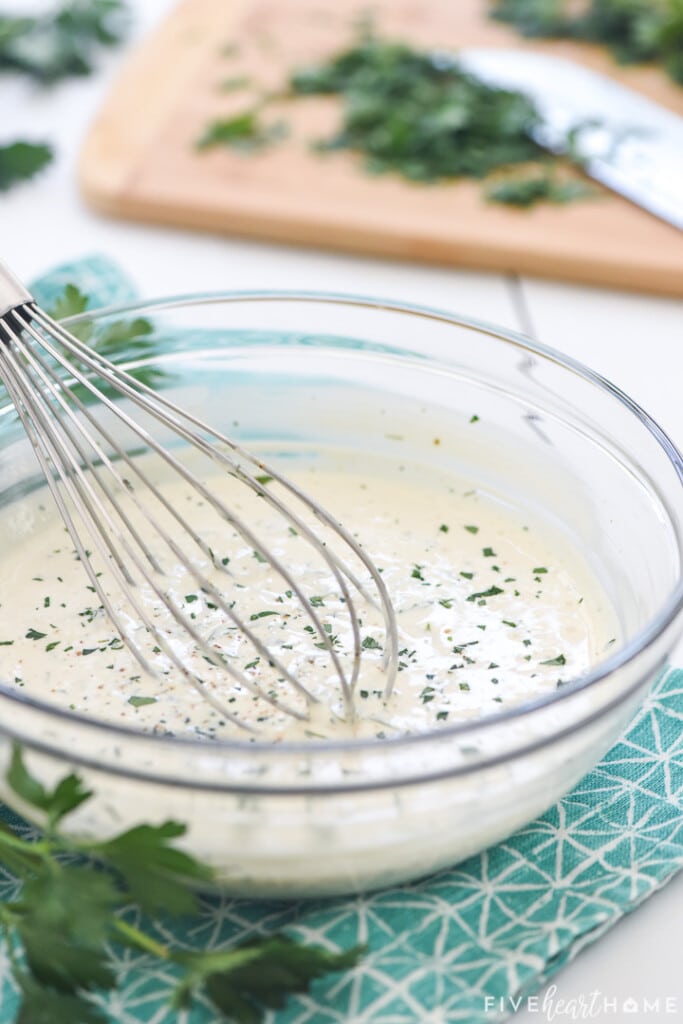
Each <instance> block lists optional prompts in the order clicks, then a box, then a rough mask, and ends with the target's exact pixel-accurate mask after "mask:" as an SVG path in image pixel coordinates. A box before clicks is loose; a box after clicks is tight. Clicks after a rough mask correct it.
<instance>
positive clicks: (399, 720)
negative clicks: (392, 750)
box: [0, 451, 617, 742]
mask: <svg viewBox="0 0 683 1024" xmlns="http://www.w3.org/2000/svg"><path fill="white" fill-rule="evenodd" d="M285 471H286V473H287V475H288V476H289V477H290V478H291V479H292V480H293V481H294V482H295V483H296V484H297V485H298V486H300V487H301V488H303V489H304V490H305V491H307V492H308V493H310V494H311V495H312V496H314V497H315V498H316V500H318V501H319V502H320V503H321V504H322V505H323V506H324V507H325V508H327V509H328V510H331V511H332V512H333V513H334V515H335V516H336V517H337V518H338V519H339V520H340V521H341V522H342V523H344V524H345V526H346V528H347V529H348V530H349V531H350V532H351V533H352V534H353V536H354V537H355V539H356V540H357V541H358V542H359V543H360V544H361V545H362V546H363V548H364V549H365V550H366V551H367V552H368V553H369V555H370V556H371V558H372V559H373V561H374V563H375V564H376V566H377V567H378V569H379V570H380V572H381V574H382V579H383V581H384V583H385V585H386V587H387V589H388V591H389V594H390V595H391V598H392V601H393V604H394V608H395V611H396V615H397V619H398V626H399V671H398V674H397V678H396V683H395V686H394V689H393V692H392V694H391V696H390V697H387V695H386V691H385V683H386V676H385V671H384V657H385V648H386V636H385V633H384V628H383V622H382V618H381V616H380V615H379V613H378V611H377V609H375V608H373V607H372V605H371V604H369V603H368V602H367V601H366V600H365V599H364V598H363V597H362V596H360V595H358V594H357V593H355V592H354V594H353V596H354V602H355V606H356V610H357V613H358V617H359V620H360V635H361V638H362V660H361V670H360V674H359V677H358V680H357V683H356V685H355V691H354V701H353V704H354V712H353V713H351V711H350V709H349V706H348V703H347V702H345V701H344V697H343V693H342V687H341V683H340V679H339V674H338V672H337V671H336V670H335V667H334V665H333V664H332V661H331V659H330V656H329V653H328V651H327V650H325V649H324V646H325V645H324V644H322V643H321V640H320V637H319V635H318V634H317V633H316V631H315V629H313V628H312V626H311V621H310V617H308V616H307V615H306V614H304V613H303V612H302V610H301V605H300V602H299V601H298V599H297V597H296V595H295V594H293V593H292V590H291V587H290V586H288V585H287V583H286V581H285V580H283V579H282V577H280V576H279V575H278V573H277V572H275V571H274V570H273V569H272V567H271V566H270V565H269V564H268V562H267V561H265V560H264V559H263V557H262V555H261V554H260V551H259V549H258V548H254V546H253V545H252V544H250V543H247V542H246V541H245V540H244V538H243V537H241V536H239V534H238V533H237V532H236V531H235V530H234V529H233V528H232V527H231V526H230V525H228V524H226V523H225V522H224V521H222V520H218V518H217V517H216V516H215V514H214V513H213V512H212V510H211V508H210V507H209V506H208V505H207V503H206V502H203V501H201V500H198V499H197V497H196V495H192V494H191V493H189V492H188V491H187V488H186V487H185V485H184V484H183V483H182V482H177V481H176V482H172V483H169V482H167V481H162V486H163V489H164V494H165V496H166V498H167V499H168V500H169V502H170V504H171V505H172V506H173V507H175V508H179V509H181V510H182V511H183V514H184V515H185V516H186V517H187V518H188V520H189V521H191V523H192V526H193V528H194V529H195V530H196V531H197V533H198V534H200V535H201V536H202V537H203V538H204V540H205V541H206V543H207V544H208V545H209V546H210V549H211V551H212V553H214V555H215V556H216V557H215V561H216V563H217V564H218V565H219V566H220V570H218V569H215V568H214V566H213V565H212V564H211V562H210V560H209V559H208V558H207V557H206V556H205V555H197V553H196V552H194V553H193V554H192V557H193V559H195V564H196V565H197V566H198V567H199V568H200V570H201V572H202V573H204V574H205V575H207V576H209V577H210V578H211V580H212V582H213V583H215V584H216V585H217V586H219V587H220V588H221V593H223V594H224V595H225V597H226V600H229V601H234V602H235V606H236V608H238V609H239V612H240V615H241V616H242V618H243V619H244V620H245V621H246V622H248V624H249V626H250V628H252V629H253V630H254V631H255V632H257V633H258V635H259V637H260V638H261V639H262V640H263V642H264V643H265V644H267V645H268V648H269V650H272V651H274V652H276V653H277V655H278V657H279V658H281V659H282V660H283V662H284V663H286V665H287V667H288V668H289V669H290V671H291V672H292V674H293V675H294V676H295V677H296V678H297V680H299V681H301V683H302V684H303V685H304V686H305V687H306V688H307V689H308V691H309V692H310V693H311V694H312V695H313V697H314V698H315V699H316V701H317V702H316V703H313V704H311V705H309V704H308V702H307V701H306V700H305V699H304V698H303V697H302V696H301V695H300V694H298V693H297V692H296V690H294V688H293V687H292V685H291V683H290V682H288V681H287V680H285V679H282V677H281V676H280V678H278V673H277V672H275V673H273V671H272V669H270V668H269V667H268V665H267V663H266V659H265V658H264V657H263V656H262V655H259V654H258V652H256V651H255V650H254V648H253V646H252V645H251V644H250V643H249V642H248V641H247V640H246V639H245V637H244V636H243V635H242V634H240V633H239V631H238V630H235V629H233V628H226V620H225V616H224V615H223V614H222V612H221V611H220V609H217V608H216V607H215V605H213V604H212V602H211V600H210V599H209V598H208V597H207V595H206V594H205V593H204V592H203V591H202V588H201V587H200V586H198V585H197V581H196V580H195V579H193V577H192V576H191V575H190V574H189V573H187V572H186V571H185V570H183V569H182V568H181V567H179V565H178V564H177V562H176V563H175V564H174V561H173V559H172V558H171V557H170V556H169V551H168V549H167V548H166V547H165V545H164V544H163V543H161V542H156V543H155V544H154V545H153V551H154V553H155V555H157V556H158V558H159V561H160V563H162V566H163V568H164V569H165V575H164V577H163V580H164V582H163V586H164V588H165V589H166V591H167V593H168V594H169V596H171V597H172V599H173V600H174V602H175V603H176V604H177V605H178V607H179V608H180V610H181V611H182V613H183V614H184V615H186V616H187V617H188V621H190V622H191V623H192V624H193V626H194V627H196V628H197V629H199V630H201V632H202V635H203V636H205V637H206V638H207V639H208V640H209V642H210V643H211V644H213V645H214V646H215V647H216V648H217V649H220V651H221V653H222V654H224V655H225V656H226V657H227V658H228V659H229V660H232V662H233V663H234V664H235V665H236V666H237V668H238V669H239V671H240V673H242V675H243V677H244V678H247V679H248V680H249V681H250V682H252V683H253V684H254V685H256V686H257V687H260V688H261V690H262V691H264V692H267V693H269V694H271V695H272V696H274V697H275V699H276V700H277V701H278V702H279V703H286V704H287V706H288V707H290V708H291V709H293V710H294V711H295V713H297V714H298V715H299V716H300V717H293V716H292V715H290V714H287V713H286V712H284V711H283V710H281V708H279V707H273V706H272V705H271V704H269V703H268V702H267V701H266V700H264V699H262V698H260V697H258V696H255V695H254V692H253V691H252V690H250V689H247V688H245V686H244V685H242V684H241V683H240V682H239V681H235V680H234V679H230V678H226V677H225V676H223V675H222V674H221V673H219V672H218V670H217V669H216V668H215V667H214V666H212V665H210V664H208V663H207V661H206V658H202V655H201V652H199V651H198V650H197V649H196V646H195V645H194V644H193V643H192V641H191V640H188V638H187V636H186V635H185V634H184V632H183V631H182V630H181V629H180V628H179V627H178V626H177V625H175V624H173V623H172V622H171V623H168V616H167V615H166V614H165V613H164V612H163V609H162V607H161V604H160V602H159V600H158V599H157V598H156V597H155V595H154V593H153V592H152V590H150V588H149V587H145V586H143V587H141V588H140V591H139V594H140V597H141V600H142V601H143V603H144V606H145V608H146V610H147V611H148V612H149V614H150V615H151V616H152V617H153V618H154V620H155V621H160V622H163V624H164V629H166V630H167V635H168V637H169V642H170V643H171V644H172V646H173V649H174V650H175V651H176V652H177V653H178V654H179V656H181V657H182V658H183V660H184V661H186V662H188V663H189V664H191V665H192V667H193V669H194V671H196V673H197V675H198V676H200V677H201V679H202V685H201V686H200V687H194V686H192V685H190V684H189V683H188V681H187V680H186V679H184V678H183V677H182V675H181V674H180V673H179V672H178V671H177V670H176V669H175V668H174V666H173V664H172V662H171V661H170V660H169V658H168V657H167V656H166V655H165V654H164V653H163V652H160V651H159V649H158V648H156V649H155V646H154V645H153V644H151V642H150V641H149V639H148V638H145V636H144V634H145V631H144V629H142V628H141V626H140V623H139V622H138V621H136V618H135V615H134V613H133V612H131V610H130V609H126V608H125V607H124V605H122V604H121V602H120V596H119V595H117V592H116V590H115V588H109V589H108V590H107V593H108V594H110V595H111V599H112V601H113V602H114V603H115V604H116V603H117V602H119V605H120V607H121V609H122V615H123V616H124V619H125V621H126V623H127V624H128V626H129V628H130V630H131V636H133V637H134V639H135V641H136V643H139V644H140V645H144V644H146V653H147V654H149V657H150V660H151V662H152V664H153V665H154V667H155V669H156V671H157V672H158V676H157V677H154V676H152V675H149V674H147V673H145V672H144V671H143V670H142V669H141V667H140V665H139V664H138V662H137V661H136V660H135V658H134V657H133V656H132V655H131V653H130V651H129V650H128V649H127V648H126V647H125V645H124V644H123V643H122V642H121V640H120V638H119V637H118V636H117V634H116V631H115V629H114V628H113V626H112V623H111V622H110V620H109V618H108V617H107V615H106V614H105V612H104V609H103V608H102V605H101V603H100V601H99V600H98V598H97V595H96V594H95V593H94V588H93V587H92V586H91V585H90V582H89V580H88V578H87V577H86V575H85V573H84V571H83V567H82V565H81V564H80V562H79V560H78V558H77V557H76V552H75V550H74V546H73V543H72V542H71V539H70V538H69V536H68V534H67V533H66V531H65V529H64V527H63V525H62V524H61V522H60V521H59V520H58V518H57V516H56V513H55V512H54V511H53V509H52V507H51V505H50V499H49V497H48V496H46V495H45V494H43V493H42V492H40V493H38V494H37V495H35V496H34V498H33V499H31V503H32V504H31V512H30V514H31V515H33V516H34V517H35V527H34V529H33V531H32V533H31V535H30V536H29V537H26V538H25V539H24V540H23V541H22V542H20V543H18V544H16V545H14V546H13V548H12V550H11V551H5V552H3V554H2V567H3V572H2V578H3V583H2V588H1V591H0V605H1V607H0V621H1V623H2V626H1V630H2V635H0V678H1V679H2V681H3V683H4V684H5V685H9V686H11V687H16V688H17V689H21V690H23V691H24V692H26V693H29V694H30V695H31V696H33V697H36V698H39V699H41V700H44V701H48V702H51V703H54V704H56V705H58V706H60V707H62V708H67V709H70V710H73V711H74V712H77V713H79V714H82V715H87V716H92V717H94V718H97V719H100V720H104V721H108V722H111V723H114V724H117V725H124V726H128V727H132V728H135V729H140V730H143V731H147V732H154V733H161V734H169V735H174V736H182V737H199V738H204V739H207V740H214V739H230V738H239V739H242V740H244V739H250V738H253V739H258V740H268V741H273V742H280V741H283V740H302V739H308V740H310V741H311V742H315V741H317V740H321V739H343V738H352V737H378V738H380V739H382V738H386V737H393V736H396V735H400V734H408V733H415V732H424V731H427V730H430V729H434V728H440V727H442V726H444V725H453V724H457V723H458V722H460V721H465V720H468V719H477V718H480V717H482V716H485V715H490V714H492V713H495V712H496V711H499V710H503V709H506V708H511V707H514V706H515V705H519V704H521V703H524V702H527V701H529V700H532V699H534V698H537V697H539V696H541V695H544V694H549V693H552V692H554V691H555V690H556V689H557V688H558V687H562V686H563V685H564V684H565V683H566V682H567V681H568V680H570V679H573V678H576V677H578V676H580V675H581V674H583V673H584V672H586V671H587V670H588V669H589V668H590V667H591V666H592V665H594V664H595V663H596V662H597V661H599V660H600V659H601V658H602V657H604V656H605V654H606V653H607V651H608V650H609V648H610V646H611V645H612V644H613V643H614V642H615V641H616V638H617V627H616V624H615V616H614V613H613V611H612V609H611V607H610V605H609V602H608V600H607V598H606V596H605V595H604V593H603V592H602V590H601V588H600V587H599V585H598V584H597V582H596V580H595V579H594V578H593V576H592V574H591V572H590V570H589V568H588V567H587V565H586V564H585V562H584V561H583V559H582V558H581V557H580V556H579V555H578V553H577V552H576V550H574V549H573V548H572V547H571V545H570V544H569V543H568V542H567V540H566V539H564V538H563V537H561V536H560V535H559V534H556V533H554V532H551V531H550V530H549V529H548V528H547V527H545V526H543V525H541V524H539V523H534V522H531V521H529V519H528V516H527V515H525V513H524V512H523V511H521V510H519V509H516V508H513V507H511V506H510V505H509V504H508V503H506V502H505V501H504V500H502V499H501V498H500V497H499V496H496V495H495V494H491V493H486V492H483V491H480V490H478V489H477V487H476V486H475V485H473V483H472V482H471V481H468V480H463V479H460V478H458V477H456V476H453V475H449V474H445V473H443V472H441V471H437V470H436V469H428V468H424V467H418V466H417V465H412V464H410V463H407V464H401V465H400V466H399V465H397V464H395V463H394V462H390V461H389V460H388V459H386V460H383V459H380V458H377V457H375V458H370V457H369V456H368V457H367V458H366V459H365V460H363V459H362V458H359V456H358V454H357V453H353V454H351V453H344V452H338V451H334V452H327V453H323V454H322V455H318V456H317V457H313V456H309V457H300V458H294V459H291V460H290V461H289V462H287V463H286V470H285ZM208 486H209V487H210V488H211V489H212V490H215V491H216V492H217V493H219V494H221V495H224V496H225V500H226V501H228V502H230V504H231V507H232V508H235V509H236V510H237V511H239V514H240V515H242V516H243V517H244V518H245V519H246V521H247V522H248V523H249V526H250V528H252V529H254V531H255V532H256V533H257V534H258V536H259V537H260V538H262V540H263V545H264V548H266V549H267V550H269V551H273V552H274V553H275V554H276V556H277V558H279V559H280V560H281V561H282V562H283V563H284V564H286V565H287V566H288V567H289V568H290V569H291V570H292V572H293V575H294V577H295V578H296V580H297V581H298V582H300V584H301V586H302V587H303V588H304V589H305V591H306V593H307V596H308V597H309V599H312V604H313V606H314V607H315V609H316V613H317V614H318V615H319V617H320V621H321V623H322V625H323V628H324V629H325V630H326V632H327V633H328V635H329V636H330V637H331V638H332V642H333V644H334V647H335V650H336V651H337V654H338V657H339V661H340V663H341V664H342V665H343V666H344V671H345V672H346V673H347V674H348V673H350V669H351V665H352V634H351V628H350V623H349V618H348V607H347V606H346V603H345V602H344V601H343V600H340V596H339V586H338V584H337V581H335V579H334V576H333V574H332V573H331V572H330V571H329V569H328V567H327V566H326V565H325V564H324V563H323V562H322V561H321V559H320V558H319V557H317V556H316V555H315V552H313V551H312V550H311V549H310V547H309V546H307V545H306V544H305V543H303V542H302V540H301V537H300V536H299V535H298V531H296V530H293V529H292V528H291V526H290V527H288V525H287V523H286V522H285V521H283V519H282V518H281V517H280V515H279V514H277V513H276V512H274V511H273V510H272V509H271V508H270V507H269V506H268V505H267V503H266V502H264V501H263V500H262V498H260V497H258V496H253V495H250V494H249V493H248V492H247V490H246V488H244V486H243V485H239V486H238V488H237V489H235V482H234V481H232V480H228V479H227V478H225V477H222V478H221V477H216V478H215V479H212V480H209V481H208ZM263 486H264V487H266V486H267V487H269V488H270V487H272V488H278V486H279V485H278V484H277V482H276V481H271V480H268V479H266V478H264V482H263ZM121 501H122V502H123V503H125V502H128V504H127V505H126V511H127V512H129V513H130V515H131V516H132V517H133V519H135V515H136V512H135V508H134V507H133V505H132V501H131V499H130V497H127V496H126V495H125V493H124V494H123V496H122V497H121ZM4 514H5V515H7V514H8V513H7V510H6V511H5V513H4ZM186 543H187V541H186V540H185V539H184V540H183V544H186ZM330 544H332V539H330ZM334 547H335V550H336V552H337V553H338V554H339V555H340V556H341V557H342V558H343V559H344V560H349V561H350V562H352V563H353V568H354V571H359V569H358V565H357V563H356V560H355V559H354V557H353V556H350V555H349V554H348V552H347V551H346V550H345V549H344V547H343V545H340V544H339V543H338V542H335V544H334ZM183 550H185V548H183ZM188 554H189V548H188ZM93 568H94V569H96V570H97V571H98V572H99V571H102V570H103V569H105V568H106V567H105V566H103V564H102V563H101V562H98V561H97V557H96V556H93ZM361 568H362V567H361ZM103 578H104V579H106V576H103ZM366 581H367V574H366V575H365V576H364V577H363V583H364V584H365V583H366ZM105 586H107V587H109V584H108V583H105ZM117 606H118V605H117ZM207 694H208V695H209V697H210V698H211V699H210V700H208V699H207ZM224 710H225V711H226V712H228V713H229V714H230V715H231V716H234V718H233V717H228V714H225V713H223V711H224ZM235 720H237V721H238V722H241V723H244V724H245V725H246V726H247V730H244V729H242V728H240V726H239V725H238V724H236V721H235Z"/></svg>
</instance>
